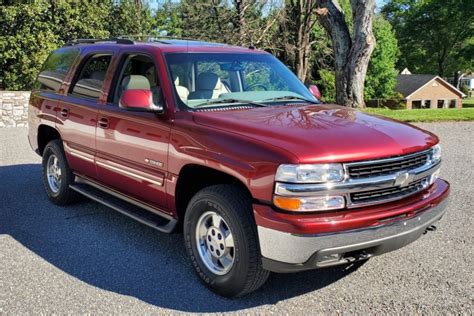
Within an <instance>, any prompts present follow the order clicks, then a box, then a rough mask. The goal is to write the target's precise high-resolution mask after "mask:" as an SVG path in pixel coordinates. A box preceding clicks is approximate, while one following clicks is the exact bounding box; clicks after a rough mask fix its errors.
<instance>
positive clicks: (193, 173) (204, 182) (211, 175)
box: [174, 164, 252, 223]
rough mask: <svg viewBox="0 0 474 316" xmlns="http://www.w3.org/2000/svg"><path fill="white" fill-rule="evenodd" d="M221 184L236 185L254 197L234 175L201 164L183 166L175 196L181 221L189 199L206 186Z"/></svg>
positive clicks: (177, 212)
mask: <svg viewBox="0 0 474 316" xmlns="http://www.w3.org/2000/svg"><path fill="white" fill-rule="evenodd" d="M219 184H231V185H235V186H237V187H239V188H241V189H242V190H243V191H244V192H245V193H246V194H248V196H249V197H250V198H252V193H251V192H250V190H249V188H248V187H247V185H246V184H245V183H244V182H243V181H241V180H240V179H238V178H237V177H235V176H233V175H230V174H228V173H225V172H222V171H220V170H217V169H214V168H211V167H208V166H203V165H199V164H187V165H185V166H183V167H182V168H181V170H180V172H179V176H178V181H177V183H176V189H175V197H174V198H175V207H176V214H177V216H178V219H179V221H180V222H181V223H182V220H183V218H184V214H185V213H186V208H187V206H188V204H189V201H190V200H191V199H192V197H193V196H194V195H195V194H196V193H197V192H199V191H200V190H202V189H203V188H205V187H209V186H212V185H219Z"/></svg>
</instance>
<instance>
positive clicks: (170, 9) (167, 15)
mask: <svg viewBox="0 0 474 316" xmlns="http://www.w3.org/2000/svg"><path fill="white" fill-rule="evenodd" d="M155 21H156V22H155V23H156V30H157V32H158V34H160V35H168V36H177V37H181V36H182V35H183V26H184V22H183V20H182V15H181V7H180V4H179V3H176V2H173V1H171V0H168V1H166V2H165V3H163V4H162V5H161V6H160V7H159V8H158V9H157V10H156V14H155Z"/></svg>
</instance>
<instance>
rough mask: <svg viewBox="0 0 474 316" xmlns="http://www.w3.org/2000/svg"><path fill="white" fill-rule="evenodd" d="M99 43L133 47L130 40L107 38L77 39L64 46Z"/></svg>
mask: <svg viewBox="0 0 474 316" xmlns="http://www.w3.org/2000/svg"><path fill="white" fill-rule="evenodd" d="M101 42H113V43H117V44H128V45H133V44H135V43H134V42H133V41H132V40H130V39H126V38H108V39H93V38H79V39H75V40H72V41H69V42H67V43H66V45H64V46H73V45H79V44H95V43H101Z"/></svg>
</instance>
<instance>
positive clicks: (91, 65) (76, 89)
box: [71, 54, 112, 99]
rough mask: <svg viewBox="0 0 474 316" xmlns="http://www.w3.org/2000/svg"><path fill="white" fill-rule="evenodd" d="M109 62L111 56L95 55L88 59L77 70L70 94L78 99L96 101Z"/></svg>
mask: <svg viewBox="0 0 474 316" xmlns="http://www.w3.org/2000/svg"><path fill="white" fill-rule="evenodd" d="M111 60H112V55H111V54H97V55H93V56H91V57H89V58H88V59H87V60H86V62H85V63H84V64H83V65H82V68H81V69H80V70H79V72H78V73H79V75H78V76H77V77H76V80H75V83H74V85H73V87H72V89H71V93H72V94H73V95H75V96H78V97H86V98H92V99H98V98H99V97H100V94H101V91H102V84H103V83H104V79H105V74H106V73H107V69H108V68H109V65H110V61H111Z"/></svg>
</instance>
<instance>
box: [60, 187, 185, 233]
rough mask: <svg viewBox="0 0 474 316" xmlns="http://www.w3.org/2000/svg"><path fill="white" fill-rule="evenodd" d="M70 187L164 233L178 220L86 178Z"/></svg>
mask: <svg viewBox="0 0 474 316" xmlns="http://www.w3.org/2000/svg"><path fill="white" fill-rule="evenodd" d="M76 179H77V178H76ZM69 187H70V188H71V189H73V190H74V191H76V192H78V193H80V194H82V195H84V196H86V197H88V198H90V199H92V200H94V201H96V202H99V203H101V204H103V205H105V206H108V207H110V208H111V209H113V210H116V211H118V212H120V213H122V214H123V215H126V216H128V217H131V218H133V219H134V220H136V221H138V222H140V223H142V224H145V225H147V226H150V227H151V228H154V229H156V230H159V231H161V232H164V233H170V232H171V231H172V230H173V229H174V227H175V226H176V224H177V222H178V221H177V220H176V219H174V218H173V217H171V216H169V215H167V214H164V213H163V214H157V213H158V212H159V210H155V209H153V210H151V207H150V206H148V205H146V204H142V203H140V202H138V201H134V200H132V199H130V198H127V197H125V196H124V197H119V195H118V194H117V193H116V192H115V191H112V190H108V189H107V188H103V187H101V186H100V185H98V184H95V183H92V182H89V181H87V180H85V179H80V182H76V183H74V184H71V185H70V186H69ZM160 213H161V212H160Z"/></svg>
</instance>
